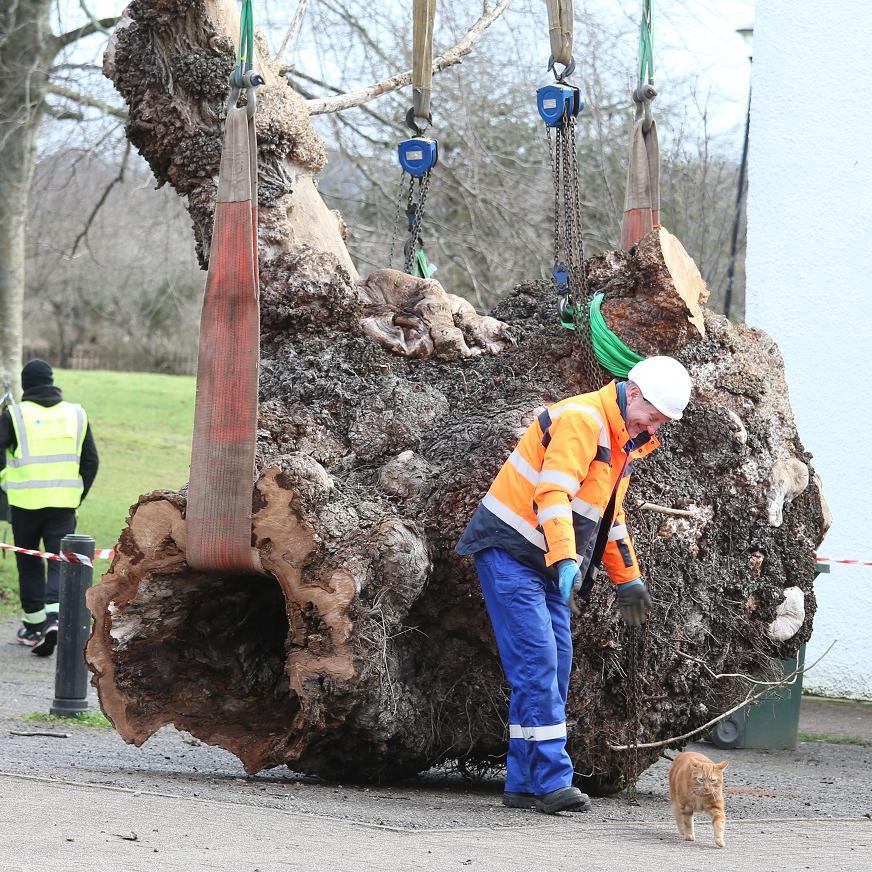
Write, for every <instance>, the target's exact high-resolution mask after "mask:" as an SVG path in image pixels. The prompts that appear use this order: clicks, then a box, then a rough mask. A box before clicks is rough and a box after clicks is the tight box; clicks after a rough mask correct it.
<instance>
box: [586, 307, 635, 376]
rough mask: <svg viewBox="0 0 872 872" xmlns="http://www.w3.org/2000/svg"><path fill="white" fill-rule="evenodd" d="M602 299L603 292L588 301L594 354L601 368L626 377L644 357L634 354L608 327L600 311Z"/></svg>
mask: <svg viewBox="0 0 872 872" xmlns="http://www.w3.org/2000/svg"><path fill="white" fill-rule="evenodd" d="M604 299H605V294H603V293H599V294H597V295H596V296H595V297H594V298H593V299H592V300H591V301H590V335H591V339H592V340H593V350H594V354H596V357H597V360H598V361H599V362H600V364H602V367H603V369H606V370H608V372H610V373H611V374H612V375H616V376H620V377H621V378H626V377H627V373H628V372H629V371H630V370H631V369H632V368H633V367H634V366H635V365H636V364H637V363H639V362H640V361H642V360H644V359H645V358H644V356H643V355H641V354H636V352H635V351H633V349H632V348H630V347H628V346H627V345H625V344H624V343H623V342H622V341H621V339H620V338H619V337H618V336H616V335H615V334H614V333H613V332H612V331H611V330H610V329H609V325H608V324H606V319H605V318H603V313H602V311H601V309H602V304H603V300H604Z"/></svg>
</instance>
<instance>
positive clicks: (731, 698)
mask: <svg viewBox="0 0 872 872" xmlns="http://www.w3.org/2000/svg"><path fill="white" fill-rule="evenodd" d="M182 5H184V4H182ZM182 5H180V4H174V3H172V2H169V3H164V2H161V3H158V2H154V0H135V3H134V4H132V6H131V7H130V10H129V23H127V25H126V26H125V27H124V28H123V29H122V31H121V32H120V34H119V35H118V36H117V38H116V44H115V46H114V54H113V57H112V64H111V66H112V75H113V78H114V80H115V82H116V84H117V85H118V86H119V88H120V89H121V90H122V93H124V95H125V97H126V99H127V100H128V105H129V111H130V117H131V120H130V124H129V128H128V130H129V135H130V136H131V139H132V140H133V141H135V143H136V144H137V147H138V148H139V149H140V151H141V152H142V153H143V154H144V156H145V157H146V159H147V160H148V161H149V163H150V165H151V166H152V168H153V169H154V172H155V175H156V176H157V178H158V179H159V181H162V182H163V181H169V182H170V183H171V184H173V185H175V186H176V187H177V189H178V190H179V191H180V192H182V193H184V194H185V195H186V196H187V198H188V203H189V207H190V210H191V214H192V218H193V220H194V223H195V227H196V232H197V238H198V239H199V240H201V241H202V243H203V245H204V246H205V247H208V242H209V239H210V231H209V219H210V217H211V212H212V209H213V207H214V180H213V179H212V178H211V175H209V174H208V173H207V174H206V175H205V176H204V175H203V171H202V169H200V168H201V167H204V166H205V167H212V166H214V165H215V161H214V155H213V151H214V145H215V142H216V141H217V140H216V136H217V131H218V128H219V126H220V113H219V112H218V109H217V107H219V106H220V103H221V101H223V99H224V96H225V94H224V93H223V92H222V93H216V92H214V90H215V89H218V88H219V85H218V82H219V80H220V77H219V78H215V77H214V76H206V75H205V71H208V70H212V69H213V66H214V65H215V64H217V65H218V66H220V63H221V59H224V60H225V61H226V60H227V59H228V58H229V54H228V52H229V51H230V49H229V48H228V47H229V46H232V45H233V40H227V34H226V29H225V30H222V29H221V22H222V21H223V22H226V21H228V20H231V19H232V17H233V16H234V14H235V13H234V12H233V10H232V7H230V6H229V5H228V6H226V8H225V7H224V6H221V4H219V3H217V2H214V3H213V2H201V0H196V2H194V3H192V4H187V5H184V9H182ZM168 10H170V11H168ZM179 10H182V11H183V12H184V14H176V13H177V12H179ZM170 13H172V14H170ZM216 22H217V23H216ZM192 46H193V47H196V48H197V50H198V51H199V52H200V56H198V57H199V60H198V67H197V69H202V70H203V71H204V74H203V76H204V77H200V78H196V77H194V76H193V72H192V70H191V69H190V63H189V59H190V57H191V49H192ZM186 58H187V59H188V60H185V59H186ZM185 64H188V67H185V70H186V71H187V78H185V75H182V76H180V77H176V75H175V74H176V72H177V71H178V70H179V68H180V65H182V66H184V65H185ZM263 69H264V70H265V75H266V76H267V78H268V80H269V82H270V87H279V86H280V80H279V79H278V76H277V74H276V71H275V70H272V69H271V68H270V64H269V61H267V60H264V61H263ZM194 72H195V71H194ZM195 78H196V82H197V83H199V84H197V85H196V87H195V85H194V84H190V83H191V82H192V81H193V80H194V79H195ZM213 80H214V81H213ZM186 82H187V83H189V84H187V85H186V84H185V83H186ZM209 83H213V84H211V85H210V84H209ZM207 85H208V86H209V87H208V88H207V87H206V86H207ZM201 86H202V87H201ZM209 88H212V90H209ZM204 89H205V90H206V91H208V94H206V93H205V92H204ZM267 93H269V92H267ZM276 105H278V104H276ZM281 106H282V107H283V108H282V110H281V112H276V111H272V112H271V113H270V114H268V115H266V116H265V118H268V119H269V121H268V125H267V128H268V129H267V130H265V141H264V148H265V152H266V159H265V161H264V162H263V163H262V165H261V173H262V176H264V178H263V179H262V181H264V179H266V180H267V181H268V182H269V184H268V185H267V186H266V188H264V186H263V185H262V190H266V191H267V193H266V194H265V195H264V196H265V198H266V199H265V200H264V199H262V200H261V216H260V217H261V223H260V227H259V236H260V255H261V262H260V278H261V326H262V337H261V373H260V413H259V422H258V426H259V429H258V439H257V469H256V475H255V478H256V480H255V483H254V488H253V494H252V506H253V512H254V524H253V545H254V546H255V547H256V548H257V549H258V551H259V553H260V558H261V562H262V565H263V567H264V569H265V570H266V572H267V573H268V575H267V577H259V576H258V577H242V576H222V575H205V574H202V573H198V572H194V571H193V570H191V569H190V567H189V566H188V564H187V562H186V559H185V553H186V537H185V506H186V504H185V495H184V492H179V493H169V492H156V493H153V494H149V495H147V496H144V497H142V498H141V499H140V501H139V503H138V504H137V505H136V506H134V507H133V509H132V511H131V516H130V519H129V524H128V527H127V529H126V530H125V531H124V532H123V534H122V536H121V540H120V542H119V544H118V548H117V556H116V558H115V560H114V562H113V564H112V567H111V569H110V571H109V572H108V573H107V575H106V576H105V577H104V578H103V580H102V582H101V583H100V584H99V585H98V586H97V587H95V588H94V589H93V590H92V591H91V593H90V598H89V603H90V605H91V608H92V609H93V611H94V617H95V624H94V632H93V635H92V637H91V639H90V641H89V643H88V646H87V651H86V656H87V660H88V662H89V665H90V667H91V669H92V670H93V671H94V682H95V684H96V687H97V689H98V693H99V696H100V701H101V704H102V706H103V709H104V711H105V712H106V713H107V715H108V716H109V717H110V718H111V720H112V722H113V723H114V725H115V727H116V728H117V729H118V731H119V733H120V734H121V735H122V736H123V737H124V738H125V739H126V740H127V741H130V742H135V743H142V742H144V741H145V740H146V739H147V738H148V737H149V736H150V735H151V734H152V733H153V732H154V731H155V730H156V729H158V728H159V727H160V726H161V725H163V724H168V723H172V724H175V725H176V726H178V727H180V728H184V729H187V730H190V731H191V732H192V733H193V734H194V735H196V736H197V737H199V738H201V739H202V740H204V741H206V742H211V743H214V744H218V745H221V746H222V747H225V748H227V749H229V750H230V751H232V752H233V753H234V754H236V755H237V756H238V757H239V758H240V759H241V760H242V761H243V763H244V764H245V767H246V768H247V769H248V771H251V772H254V771H257V770H259V769H261V768H264V767H270V766H275V765H278V764H281V763H287V764H288V765H290V766H292V767H293V768H295V769H300V770H306V771H310V772H314V773H319V774H321V775H324V776H339V777H342V778H352V777H360V778H378V779H389V778H395V777H399V776H402V775H405V774H408V773H410V772H415V771H418V770H420V769H423V768H426V767H427V766H430V765H433V764H436V763H440V762H443V761H446V760H451V761H458V762H459V763H460V764H461V766H462V767H463V768H464V770H465V771H481V770H483V769H488V768H493V767H494V766H496V765H498V764H499V761H500V759H501V755H502V754H503V753H504V752H505V747H506V738H507V737H506V726H505V725H506V716H507V688H506V686H505V683H504V680H503V677H502V671H501V669H500V665H499V660H498V658H497V653H496V647H495V643H494V638H493V633H492V630H491V628H490V624H489V621H488V618H487V614H486V610H485V607H484V603H483V601H482V597H481V592H480V589H479V586H478V582H477V579H476V577H475V571H474V567H473V564H472V561H471V560H469V559H468V558H463V559H461V558H459V557H458V556H457V555H456V554H455V552H454V546H455V544H456V542H457V540H458V538H459V536H460V534H461V533H462V531H463V528H464V526H465V524H466V522H467V520H468V519H469V517H470V516H471V514H472V512H473V510H474V508H475V506H476V504H477V503H478V501H479V499H480V498H481V496H482V495H483V494H484V493H485V491H486V490H487V488H488V486H489V485H490V483H491V481H492V479H493V477H494V475H495V474H496V472H497V471H498V469H499V467H500V465H501V464H502V463H503V461H504V460H505V458H506V456H507V455H508V454H509V453H510V452H511V450H512V448H513V447H514V445H515V443H516V441H517V439H518V437H519V436H520V434H521V433H522V432H523V429H524V427H526V426H527V425H528V424H529V423H530V422H531V421H532V420H533V416H534V415H535V413H536V410H537V409H539V408H541V407H542V406H544V405H547V404H548V403H551V402H554V401H556V400H559V399H562V398H564V397H566V396H569V395H572V394H576V393H580V392H583V391H586V390H590V389H593V388H597V387H599V384H598V383H593V376H592V375H591V374H590V373H589V372H588V370H587V369H586V366H585V360H586V356H585V354H584V353H583V349H582V347H581V346H580V345H579V343H578V340H577V338H576V337H575V336H574V335H573V334H572V332H570V331H566V330H564V329H563V328H562V327H560V325H559V322H558V319H557V317H556V311H555V300H554V296H553V291H552V289H551V287H550V286H549V285H546V284H545V283H531V284H525V285H521V286H520V287H518V288H516V289H515V291H514V292H513V293H510V294H509V295H508V296H507V297H506V298H505V299H504V300H503V301H502V302H501V303H500V305H499V306H498V307H497V308H496V310H495V311H494V312H493V313H492V315H491V316H480V315H478V314H476V313H475V312H473V311H472V309H471V307H470V306H469V305H468V304H466V303H463V302H462V301H460V300H458V299H457V298H456V297H453V296H452V295H451V294H450V293H446V292H445V290H444V289H443V288H441V286H439V285H438V283H436V282H427V281H422V280H419V279H412V278H411V277H409V276H405V275H403V274H401V273H397V272H395V271H390V270H380V271H378V272H376V273H374V274H373V275H372V276H370V277H369V278H368V279H366V280H365V281H364V282H362V283H360V284H357V283H356V274H355V271H354V267H353V265H352V264H351V260H350V258H349V256H348V253H347V251H346V249H345V247H344V244H343V242H342V237H341V235H340V232H339V226H338V223H337V221H336V217H335V215H334V214H333V213H331V212H330V211H329V210H328V209H327V208H326V206H324V204H323V202H322V201H321V200H320V198H319V197H318V194H317V191H316V189H315V186H314V184H313V181H312V177H311V170H312V168H313V166H314V165H317V163H318V160H317V158H318V154H317V153H316V152H317V148H315V146H314V145H313V144H312V143H313V142H315V140H314V139H313V137H314V134H313V133H312V131H311V128H310V127H309V126H308V124H307V123H304V122H305V121H306V119H305V111H304V107H303V106H302V102H301V101H300V100H299V98H298V97H297V96H296V95H293V94H291V95H289V96H287V99H283V100H282V102H281ZM273 109H274V110H275V106H274V107H273ZM155 119H161V120H160V129H156V127H155V124H156V121H155ZM289 131H290V132H289ZM286 133H287V134H288V137H285V134H286ZM588 271H589V279H590V285H591V288H592V289H593V290H605V291H606V301H605V303H604V305H603V307H602V312H603V316H604V317H605V319H606V321H607V323H608V324H609V326H610V327H611V328H612V329H613V330H614V331H615V332H617V333H618V335H620V336H621V338H623V339H624V341H625V342H627V343H628V344H629V345H631V346H632V347H635V348H636V349H637V350H639V351H640V352H643V353H646V354H648V353H667V354H675V355H676V356H678V357H679V358H680V359H681V360H682V361H683V362H684V363H685V364H686V365H687V367H688V369H689V370H690V372H691V374H692V376H693V379H694V382H695V386H696V387H695V391H694V395H693V398H692V401H691V404H690V406H689V408H688V410H687V412H686V414H685V416H684V419H683V420H682V421H681V423H680V424H670V425H669V426H668V427H667V428H665V432H664V433H663V443H664V444H663V447H662V448H660V449H659V450H658V451H656V452H654V453H653V454H652V455H650V457H648V458H646V459H645V460H644V461H643V462H641V463H640V464H639V469H638V472H637V476H636V479H635V480H634V483H633V487H632V489H631V491H630V498H629V499H628V505H627V509H628V523H629V526H630V529H631V531H632V533H633V534H634V537H635V543H636V547H637V550H638V552H639V556H640V560H641V563H642V566H643V567H644V571H645V577H646V581H647V582H648V585H649V587H650V589H651V593H652V597H653V600H654V608H653V613H652V616H651V621H650V623H649V625H648V629H647V630H646V633H645V643H644V650H643V653H642V658H641V669H642V685H641V699H640V700H639V710H640V711H641V712H642V722H641V725H640V738H642V739H643V740H658V739H662V738H667V737H669V736H673V735H676V734H680V733H683V732H685V731H687V730H690V729H691V728H694V727H697V726H699V725H700V724H702V723H704V722H705V721H707V720H708V719H710V718H711V717H712V716H713V715H715V714H716V713H718V712H719V711H723V710H724V709H725V708H727V707H728V706H730V705H732V704H734V703H735V702H736V701H737V696H738V694H739V692H740V688H738V687H737V686H736V685H735V684H734V681H733V680H732V679H713V678H712V677H711V676H712V673H715V674H719V673H737V672H741V673H745V674H751V675H755V676H757V677H758V678H761V679H765V678H767V677H769V676H771V674H773V673H774V672H775V671H777V659H776V658H778V657H781V656H786V655H789V654H792V653H794V652H795V651H796V650H797V648H798V647H799V645H801V644H802V643H803V642H804V641H805V640H806V639H807V638H808V637H809V634H810V632H811V622H812V619H813V616H814V610H815V602H814V592H813V589H812V580H813V576H814V561H813V553H814V549H815V548H816V546H817V544H818V543H819V542H820V540H821V537H822V532H823V529H824V525H825V523H826V521H825V519H824V512H823V508H822V503H821V500H820V494H819V490H818V486H817V483H816V482H817V480H816V478H815V476H813V475H812V476H811V483H809V484H808V486H807V487H805V488H804V489H801V488H800V487H799V486H798V483H797V482H798V478H797V476H793V475H792V474H791V475H785V472H786V471H788V470H787V467H789V468H790V469H792V470H793V471H794V472H795V471H798V470H799V466H800V465H801V466H803V467H809V466H810V461H811V458H810V457H809V456H808V455H807V454H806V452H805V451H804V450H803V447H802V444H801V443H800V441H799V438H798V436H797V433H796V430H795V427H794V424H793V416H792V413H791V410H790V405H789V401H788V396H787V389H786V385H785V383H784V373H783V365H782V361H781V358H780V355H779V354H778V350H777V348H776V347H775V345H774V343H772V341H771V340H770V339H769V338H768V337H767V336H766V335H765V334H763V333H761V332H759V331H756V330H753V329H751V328H748V327H743V326H737V325H733V324H730V323H729V322H728V321H727V320H726V319H724V318H723V317H721V316H719V315H716V314H714V313H712V312H709V311H706V310H705V309H704V308H703V306H704V302H705V299H704V298H705V288H704V285H701V284H700V282H699V281H698V273H695V270H694V268H692V263H691V262H689V259H687V257H686V254H683V250H681V249H680V246H679V245H678V243H677V240H674V239H672V238H671V237H669V236H668V235H664V232H662V231H654V232H652V233H651V234H649V235H648V236H647V237H646V238H645V239H643V240H642V241H641V242H640V244H639V245H638V246H637V247H636V248H635V249H634V250H633V251H631V252H611V253H608V254H605V255H602V256H601V257H598V258H594V259H593V260H592V261H590V262H589V264H588ZM586 372H588V374H585V373H586ZM778 464H781V466H778ZM784 464H787V467H785V466H784ZM779 482H780V483H781V485H779V486H778V488H780V490H779V493H781V492H782V491H783V494H782V495H781V496H780V497H778V498H776V497H774V496H773V494H774V491H773V488H775V487H776V484H777V483H779ZM782 485H783V486H782ZM778 488H776V489H778ZM791 499H792V501H791ZM779 500H780V513H781V517H780V524H778V525H776V524H775V523H774V520H777V516H776V515H775V514H774V512H773V507H774V505H775V503H777V502H778V501H779ZM638 503H643V504H645V503H647V504H650V505H648V506H647V507H640V506H639V505H638ZM651 505H654V506H665V507H667V508H671V509H678V510H684V511H686V512H688V513H689V514H686V515H684V514H682V515H664V514H663V513H661V512H660V511H659V510H657V509H656V508H653V509H652V508H651V507H650V506H651ZM790 587H795V588H798V589H799V590H800V591H801V593H802V595H803V598H804V617H803V619H802V623H801V624H800V626H799V629H798V631H797V632H796V633H794V634H793V635H791V636H790V637H789V638H787V639H785V640H784V641H775V640H773V639H772V638H770V635H769V632H768V630H769V626H770V624H771V623H772V622H773V621H774V620H775V618H776V612H777V610H778V607H779V606H780V604H781V603H782V602H783V601H784V597H785V594H784V591H785V589H787V588H790ZM792 596H794V597H796V594H792ZM613 600H614V594H613V589H612V587H611V586H610V585H609V584H608V582H607V581H604V580H603V581H601V582H600V583H599V584H598V585H597V586H596V587H595V589H594V591H593V593H592V596H591V599H590V601H589V603H588V604H587V606H586V608H585V611H584V612H583V614H582V615H581V616H580V617H578V618H577V619H575V621H574V625H573V636H574V642H575V655H574V669H573V673H572V680H571V687H570V694H569V701H568V705H567V722H568V723H569V746H570V751H571V753H572V755H573V758H574V762H575V768H576V770H577V771H578V772H579V773H585V775H586V776H587V777H588V778H587V780H588V784H589V786H592V787H593V788H594V789H600V790H612V789H615V787H616V785H618V784H619V783H620V782H621V774H622V770H623V767H624V764H625V758H624V756H623V755H622V754H618V753H615V752H613V751H612V750H611V748H610V745H611V744H615V743H620V741H621V739H622V738H623V736H624V732H625V729H626V724H627V717H628V707H627V702H626V696H625V691H626V686H625V681H624V675H625V668H626V660H627V650H626V637H625V633H624V630H623V628H622V625H621V624H620V620H619V618H618V616H617V613H616V610H615V608H614V602H613ZM782 635H783V634H782ZM656 754H657V752H653V754H652V755H650V756H647V757H646V756H644V755H643V758H642V764H643V765H645V764H646V763H648V762H651V760H652V759H654V757H656Z"/></svg>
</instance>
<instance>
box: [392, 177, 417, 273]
mask: <svg viewBox="0 0 872 872" xmlns="http://www.w3.org/2000/svg"><path fill="white" fill-rule="evenodd" d="M405 177H406V172H405V170H403V169H401V170H400V184H399V187H398V188H397V191H398V193H397V209H396V211H395V212H394V229H393V232H392V233H391V250H390V253H389V254H388V265H389V266H390V267H391V269H393V267H394V246H395V245H396V244H397V234H398V233H399V231H400V209H402V204H403V181H404V179H405ZM411 197H412V185H411V181H410V182H409V199H411Z"/></svg>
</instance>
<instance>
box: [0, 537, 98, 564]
mask: <svg viewBox="0 0 872 872" xmlns="http://www.w3.org/2000/svg"><path fill="white" fill-rule="evenodd" d="M0 548H5V549H6V550H7V551H17V552H18V553H19V554H28V555H29V556H31V557H45V559H46V560H60V561H61V562H62V563H83V564H84V565H85V566H92V565H93V564H92V563H91V558H90V557H88V556H87V555H85V554H76V553H75V551H61V553H60V554H52V553H51V552H50V551H34V550H33V549H32V548H19V547H18V546H17V545H7V544H6V543H5V542H0ZM114 556H115V551H114V550H113V549H112V548H98V549H97V550H96V551H95V552H94V559H95V560H111V559H112V558H113V557H114Z"/></svg>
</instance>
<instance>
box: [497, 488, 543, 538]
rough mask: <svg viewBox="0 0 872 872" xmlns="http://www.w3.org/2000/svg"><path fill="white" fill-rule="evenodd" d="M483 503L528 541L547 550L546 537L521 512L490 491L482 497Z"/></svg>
mask: <svg viewBox="0 0 872 872" xmlns="http://www.w3.org/2000/svg"><path fill="white" fill-rule="evenodd" d="M481 504H482V505H483V506H484V507H485V508H486V509H487V510H488V511H489V512H491V513H492V514H494V515H496V516H497V517H498V518H499V519H500V520H501V521H502V522H503V523H504V524H508V525H509V526H510V527H512V528H514V529H515V530H517V531H518V532H519V533H520V534H521V535H522V536H523V537H524V538H525V539H526V540H527V541H528V542H530V543H532V544H533V545H535V546H536V547H537V548H540V549H541V550H542V551H547V550H548V549H547V546H546V544H545V537H544V536H543V535H542V533H540V532H539V531H538V530H537V529H536V528H535V527H534V526H533V525H532V524H531V523H529V521H525V520H524V519H523V518H522V517H521V516H520V515H519V514H517V513H515V512H513V511H512V510H511V509H510V508H509V507H508V506H507V505H504V504H503V503H501V502H500V501H499V500H498V499H497V498H496V497H495V496H494V495H493V494H492V493H491V492H490V491H488V492H487V493H486V494H485V495H484V497H482V500H481Z"/></svg>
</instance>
